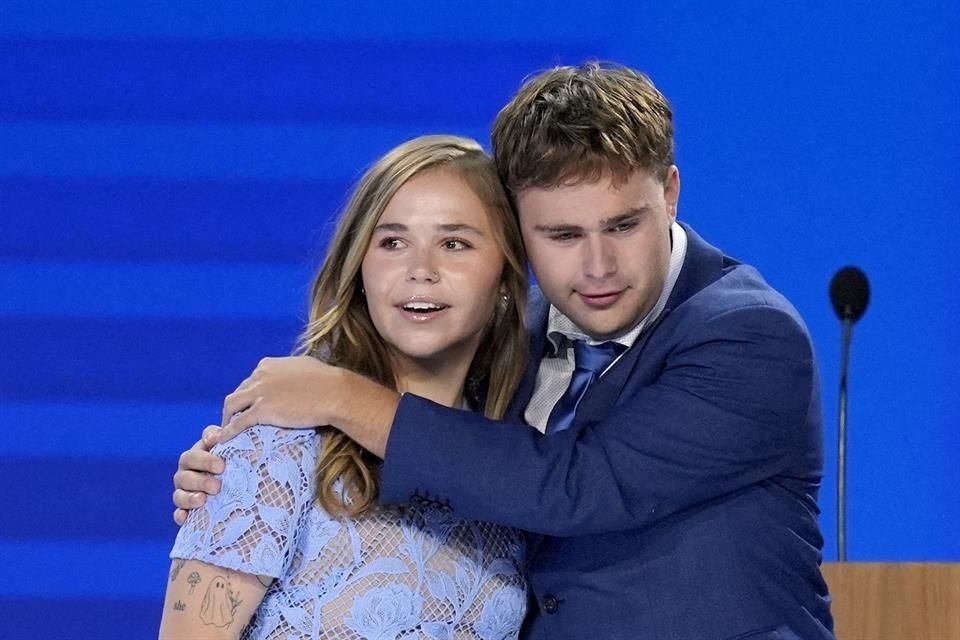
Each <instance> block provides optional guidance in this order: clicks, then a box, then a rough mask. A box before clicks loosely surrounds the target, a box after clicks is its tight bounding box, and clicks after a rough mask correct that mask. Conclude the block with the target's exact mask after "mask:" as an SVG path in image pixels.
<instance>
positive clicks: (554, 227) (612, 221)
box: [533, 205, 651, 233]
mask: <svg viewBox="0 0 960 640" xmlns="http://www.w3.org/2000/svg"><path fill="white" fill-rule="evenodd" d="M650 210H651V209H650V207H649V206H647V205H643V206H640V207H634V208H633V209H628V210H626V211H624V212H623V213H618V214H616V215H613V216H610V217H609V218H603V219H602V220H600V226H601V227H603V228H606V227H615V226H617V225H618V224H622V223H624V222H627V221H629V220H632V219H634V218H638V217H640V216H642V215H645V214H647V213H649V212H650ZM533 229H534V231H541V232H544V233H570V232H576V231H583V226H581V225H578V224H538V225H536V226H534V227H533Z"/></svg>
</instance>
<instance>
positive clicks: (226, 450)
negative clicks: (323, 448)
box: [211, 424, 323, 462]
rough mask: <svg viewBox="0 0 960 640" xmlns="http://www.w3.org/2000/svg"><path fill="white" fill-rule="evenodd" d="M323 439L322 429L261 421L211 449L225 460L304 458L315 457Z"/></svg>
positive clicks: (302, 459) (298, 459)
mask: <svg viewBox="0 0 960 640" xmlns="http://www.w3.org/2000/svg"><path fill="white" fill-rule="evenodd" d="M322 440H323V433H322V430H321V429H283V428H280V427H275V426H273V425H266V424H258V425H254V426H253V427H250V428H249V429H246V430H245V431H243V432H241V433H239V434H237V435H236V436H235V437H234V438H232V439H230V440H227V441H226V442H221V443H219V444H217V445H215V446H214V447H213V449H211V452H212V453H214V454H216V455H218V456H220V457H222V458H224V459H226V460H230V459H233V458H247V459H252V458H263V457H267V458H275V457H280V458H283V457H288V458H295V459H297V461H298V462H299V461H304V462H305V461H306V460H304V458H309V457H315V452H316V449H317V447H318V446H319V445H320V443H321V442H322Z"/></svg>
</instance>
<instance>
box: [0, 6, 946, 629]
mask: <svg viewBox="0 0 960 640" xmlns="http://www.w3.org/2000/svg"><path fill="white" fill-rule="evenodd" d="M106 5H107V3H99V2H89V1H71V2H34V1H31V2H27V1H25V0H7V1H6V2H4V3H2V5H0V480H2V482H3V487H4V490H3V492H2V493H3V496H4V497H3V498H2V502H0V513H2V516H0V558H2V566H3V577H4V579H3V580H2V581H0V637H4V638H27V637H31V638H54V637H56V638H73V639H80V638H91V639H92V638H96V639H98V640H106V639H110V638H147V637H151V636H154V635H155V633H156V627H157V624H158V621H159V617H160V600H161V597H162V593H163V590H164V586H165V582H166V579H167V567H168V561H167V559H166V557H167V553H168V551H169V547H170V545H171V542H172V540H173V537H174V535H175V527H174V525H173V523H172V520H171V518H170V513H171V509H172V507H171V504H170V492H171V475H172V473H173V470H174V468H175V465H176V457H177V454H178V453H179V452H180V451H181V450H182V449H183V448H185V447H186V446H188V445H189V444H191V443H192V442H193V441H194V440H195V439H196V438H197V437H198V434H199V432H200V430H201V428H202V427H203V426H204V425H206V424H208V423H210V422H215V421H217V419H218V417H219V407H220V404H221V400H222V397H223V396H224V394H226V393H228V392H229V391H231V390H232V389H233V387H234V386H235V385H236V384H237V383H238V382H239V381H240V380H241V379H242V378H243V377H244V376H245V375H246V374H247V373H248V372H249V371H250V369H251V368H252V367H253V366H254V365H255V364H256V362H257V360H258V359H259V358H260V357H261V356H264V355H278V354H285V353H287V352H288V351H289V350H290V348H291V346H292V344H293V342H294V340H295V337H296V335H297V332H298V330H299V328H300V326H301V324H302V323H303V320H304V314H305V308H306V304H305V303H306V294H307V285H308V282H309V279H310V276H311V273H312V271H313V270H314V267H315V266H316V264H317V263H318V261H319V259H320V257H321V256H322V252H323V248H324V244H325V240H326V238H327V236H328V233H329V231H330V229H331V220H332V219H333V217H334V216H335V215H336V212H337V211H338V209H339V207H340V206H341V205H342V203H343V200H344V194H345V193H346V191H347V190H348V188H349V187H350V185H351V183H352V182H353V181H354V180H355V179H356V178H357V176H358V175H359V173H360V172H361V171H362V169H363V168H364V167H365V166H366V165H367V164H368V163H370V162H371V161H372V160H374V159H375V158H376V157H377V156H378V155H379V154H381V153H382V152H384V151H385V150H387V149H388V148H390V147H391V146H393V145H395V144H397V143H399V142H401V141H403V140H404V139H406V138H409V137H411V136H414V135H417V134H422V133H429V132H454V133H460V134H466V135H470V136H474V137H476V138H478V139H480V140H481V141H484V142H486V141H487V139H488V131H489V127H490V124H491V122H492V120H493V117H494V116H495V114H496V112H497V110H498V108H499V107H500V106H501V105H502V104H503V103H504V102H505V101H506V100H507V99H508V98H509V96H510V95H511V94H512V93H513V91H515V90H516V88H517V87H518V86H519V84H520V82H521V80H522V79H523V78H524V77H525V76H526V75H528V74H529V73H531V72H534V71H537V70H539V69H543V68H545V67H548V66H551V65H554V64H557V63H576V62H580V61H582V60H584V59H586V58H590V57H598V58H606V59H615V60H619V61H622V62H625V63H628V64H630V65H633V66H636V67H639V68H641V69H644V70H646V71H648V72H649V73H650V74H651V75H652V76H653V77H654V79H655V80H656V81H657V83H658V84H659V85H660V86H661V87H662V89H663V90H664V91H665V92H666V93H667V94H668V96H670V97H671V99H672V101H673V103H674V106H675V111H676V122H677V140H678V158H679V164H680V167H681V175H682V178H683V194H682V198H681V207H680V215H681V217H682V218H683V219H685V220H687V221H688V222H690V223H692V224H693V225H694V226H695V227H696V228H697V229H698V230H699V231H700V232H701V233H703V234H704V235H705V236H706V237H707V238H709V239H711V240H712V241H714V242H715V243H717V244H719V245H720V246H722V247H723V248H725V249H726V250H727V251H728V252H729V253H731V254H732V255H734V256H737V257H739V258H741V259H743V260H745V261H749V262H751V263H753V264H755V265H757V266H758V267H759V268H760V269H761V270H762V271H763V272H764V273H765V274H766V276H767V277H768V279H769V280H770V281H771V282H772V283H773V284H774V285H775V286H777V287H778V288H780V289H781V290H782V291H783V292H784V293H785V294H787V296H788V297H790V298H791V299H792V300H793V301H794V302H795V303H796V305H797V306H798V307H799V309H800V311H801V313H802V314H803V315H804V317H805V318H806V319H807V322H808V323H809V325H810V328H811V330H812V332H813V335H814V338H815V341H816V347H817V351H818V355H819V357H820V360H821V365H822V373H823V385H824V392H825V393H824V396H825V410H826V415H827V416H828V430H827V445H828V451H827V455H828V467H827V478H826V480H825V482H824V487H823V495H822V504H823V507H824V509H823V514H822V522H823V525H824V530H825V534H826V537H827V546H826V550H825V554H826V557H827V558H828V559H830V558H833V557H834V556H835V553H836V550H835V535H834V532H835V529H834V527H835V518H836V499H835V495H834V493H835V487H836V483H835V480H834V473H835V458H836V456H835V454H834V447H835V438H836V429H835V426H834V425H835V418H834V416H835V413H836V400H835V399H836V391H835V389H836V385H837V368H838V367H837V361H838V358H839V347H838V339H839V334H840V331H839V326H838V323H837V322H836V320H835V319H834V317H833V315H832V312H831V310H830V308H829V304H828V300H827V294H826V290H827V283H828V281H829V279H830V277H831V275H832V274H833V272H834V271H835V270H836V269H837V268H839V267H841V266H843V265H845V264H848V263H856V264H859V265H861V266H862V267H863V268H865V269H866V271H867V272H868V273H869V275H870V277H871V280H872V284H873V290H874V300H873V303H872V305H871V307H870V309H869V311H868V312H867V315H866V317H865V318H864V319H863V321H862V322H861V324H860V325H859V326H858V327H857V331H856V335H855V339H854V349H855V352H854V356H853V372H852V379H851V384H850V387H851V393H852V401H851V412H850V445H849V446H850V476H849V486H850V498H849V503H850V512H849V527H850V530H849V554H850V557H851V558H852V559H856V560H954V561H956V560H960V535H958V534H957V532H958V531H960V501H958V500H957V497H956V496H957V486H958V485H960V465H958V464H957V458H958V452H960V432H958V427H957V425H958V422H960V402H958V394H957V393H956V392H955V390H954V385H955V380H956V377H955V376H956V371H955V370H956V359H957V356H956V353H957V347H958V329H957V324H958V319H960V313H958V312H960V288H958V286H957V284H956V280H957V277H958V275H960V269H958V267H957V261H956V258H955V256H954V255H953V249H951V246H952V245H951V243H952V242H953V241H954V240H955V239H956V233H957V231H958V224H957V220H956V216H957V214H958V210H960V209H958V204H960V186H958V184H960V181H958V179H957V177H958V168H960V119H958V116H957V113H958V110H957V107H958V105H960V74H958V71H957V70H958V69H960V47H957V46H956V34H957V33H960V8H958V5H957V4H956V3H938V2H925V1H923V0H921V2H920V3H919V4H917V3H910V4H907V3H900V2H895V1H893V0H880V1H873V2H850V3H848V2H845V3H828V2H815V3H813V6H811V5H810V4H806V5H804V6H803V7H802V8H800V7H794V6H793V5H790V7H789V8H787V7H786V5H785V6H783V7H780V5H779V4H778V3H759V2H732V3H722V6H721V5H718V4H717V3H712V2H693V3H666V4H665V5H662V3H661V4H658V5H654V4H652V3H635V2H595V3H594V4H593V6H591V7H590V8H589V9H586V8H585V5H583V4H582V3H576V4H574V3H571V4H569V5H567V4H564V3H556V2H544V1H536V2H530V3H526V4H525V5H524V6H523V8H522V9H517V8H516V7H514V6H513V3H499V2H494V1H492V0H481V1H479V2H473V3H469V5H465V6H451V5H450V4H449V3H435V4H430V3H426V2H394V3H379V2H370V3H366V2H360V3H350V5H349V6H342V5H340V3H337V5H338V6H333V3H331V4H330V6H327V3H319V2H318V3H313V2H293V3H280V4H277V3H273V2H264V1H260V0H258V1H256V2H246V3H236V2H223V1H218V0H214V1H210V2H202V3H197V2H185V1H182V0H174V1H170V2H164V3H156V2H146V1H144V0H134V1H131V2H126V3H116V5H117V6H112V7H108V6H106ZM818 5H819V6H818Z"/></svg>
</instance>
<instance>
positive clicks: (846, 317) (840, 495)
mask: <svg viewBox="0 0 960 640" xmlns="http://www.w3.org/2000/svg"><path fill="white" fill-rule="evenodd" d="M852 337H853V320H852V319H851V318H850V307H849V306H847V307H846V308H845V309H844V314H843V347H842V349H843V359H842V361H841V365H840V403H839V407H840V424H839V426H838V428H837V435H838V438H839V441H840V442H839V445H838V447H837V558H838V559H839V561H840V562H846V561H847V369H848V368H849V366H850V342H851V339H852Z"/></svg>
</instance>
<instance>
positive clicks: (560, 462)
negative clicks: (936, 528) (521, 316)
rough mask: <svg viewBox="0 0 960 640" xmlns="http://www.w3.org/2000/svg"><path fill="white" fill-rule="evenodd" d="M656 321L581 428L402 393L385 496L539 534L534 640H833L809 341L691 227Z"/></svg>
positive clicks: (540, 344) (583, 411)
mask: <svg viewBox="0 0 960 640" xmlns="http://www.w3.org/2000/svg"><path fill="white" fill-rule="evenodd" d="M685 229H686V230H687V235H688V247H687V254H686V258H685V260H684V264H683V268H682V270H681V272H680V277H679V280H678V281H677V283H676V285H675V287H674V290H673V292H672V294H671V296H670V299H669V301H668V303H667V307H666V309H665V310H664V312H663V313H662V314H661V316H660V318H659V320H658V321H657V322H656V324H655V325H654V326H653V327H652V328H651V329H650V330H648V331H646V332H645V333H644V334H642V335H641V336H640V338H638V339H637V341H636V343H635V344H634V345H633V346H632V347H631V348H630V349H629V350H628V351H627V352H626V353H625V354H624V356H623V357H622V358H621V359H620V360H619V361H618V362H617V363H616V364H615V365H614V366H613V367H612V368H611V369H610V370H609V371H607V372H606V373H605V374H604V376H603V377H602V378H601V379H600V380H599V381H598V382H597V383H595V384H594V385H593V386H592V387H591V388H590V390H589V391H588V393H587V395H586V397H585V398H584V400H583V401H582V403H581V405H580V409H579V411H578V415H577V420H576V424H575V425H574V426H573V427H572V428H571V429H569V430H567V431H563V432H561V433H558V434H555V435H551V436H549V437H548V436H544V435H541V434H540V433H539V432H538V431H536V430H534V429H532V428H530V427H529V426H527V425H525V424H523V423H521V422H520V419H519V417H518V416H520V415H522V408H523V407H524V406H525V405H526V402H527V401H528V400H529V397H530V394H531V392H532V387H533V382H534V380H535V376H536V370H537V366H538V365H539V360H540V356H541V355H542V354H543V353H544V349H545V335H544V333H545V328H546V321H547V309H548V306H549V305H548V303H547V302H546V300H544V299H543V298H542V296H540V295H539V294H537V293H536V292H535V293H534V300H533V302H532V306H531V322H530V327H531V355H532V358H531V360H532V362H531V365H530V369H529V372H528V375H527V376H526V379H525V381H524V383H523V385H522V386H521V389H520V390H519V392H518V394H517V400H516V401H515V403H514V404H515V407H514V410H513V415H514V416H515V417H514V419H513V420H507V421H499V422H498V421H493V420H488V419H486V418H484V417H483V416H481V415H477V414H471V413H468V412H464V411H458V410H455V409H450V408H447V407H442V406H439V405H437V404H434V403H432V402H429V401H427V400H425V399H423V398H419V397H417V396H413V395H410V394H407V395H405V396H404V397H403V398H402V400H401V403H400V408H399V411H398V413H397V416H396V419H395V421H394V424H393V428H392V431H391V434H390V438H389V442H388V444H387V452H386V457H385V460H384V472H383V487H382V492H381V499H382V500H383V501H384V502H406V501H408V500H410V499H411V497H413V496H417V497H420V498H423V497H426V498H429V499H435V500H440V501H444V502H449V504H450V506H451V507H452V508H453V509H454V510H455V511H456V512H457V513H458V514H460V515H462V516H464V517H468V518H472V519H477V520H488V521H493V522H498V523H501V524H505V525H510V526H514V527H518V528H520V529H525V530H527V531H530V532H534V533H537V534H541V535H540V536H534V537H533V538H534V540H533V541H532V544H531V550H530V551H531V553H530V558H529V579H530V586H531V590H532V593H533V598H532V599H531V605H532V607H531V608H532V611H531V613H530V618H529V619H528V624H527V625H526V635H527V636H528V637H529V638H535V639H538V640H539V639H549V640H556V639H560V638H577V639H581V640H582V639H584V638H591V639H596V640H601V639H603V640H607V639H617V638H625V639H626V638H630V639H650V640H711V639H716V640H721V639H727V638H731V639H732V638H758V639H759V638H764V639H771V640H772V639H782V640H787V639H795V638H804V639H821V638H832V637H833V634H832V631H831V629H832V619H831V616H830V609H829V596H828V593H827V588H826V585H825V583H824V581H823V578H822V577H821V574H820V569H819V564H820V559H821V553H820V551H821V547H822V543H823V540H822V537H821V535H820V531H819V528H818V526H817V515H818V513H819V509H818V506H817V493H818V490H819V487H820V480H821V476H822V467H823V453H822V424H821V409H820V398H819V382H818V379H817V373H816V366H815V363H814V356H813V352H812V348H811V343H810V338H809V335H808V332H807V330H806V327H805V326H804V324H803V321H802V320H801V319H800V317H799V316H798V314H797V312H796V310H795V309H794V308H793V307H792V306H791V305H790V303H789V302H787V301H786V299H784V298H783V296H781V295H780V294H779V293H777V292H776V291H774V290H773V289H772V288H771V287H770V286H769V285H767V284H766V283H765V282H764V280H763V279H762V278H761V277H760V275H759V274H758V273H757V271H756V270H755V269H753V268H752V267H749V266H746V265H743V264H740V263H738V262H736V261H735V260H733V259H731V258H729V257H727V256H724V255H723V254H722V253H721V252H720V251H719V250H717V249H716V248H714V247H712V246H710V245H709V244H707V243H706V242H704V241H703V240H702V239H701V238H700V237H699V236H697V235H696V234H695V233H694V232H693V231H692V230H691V229H689V228H688V227H685Z"/></svg>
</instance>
